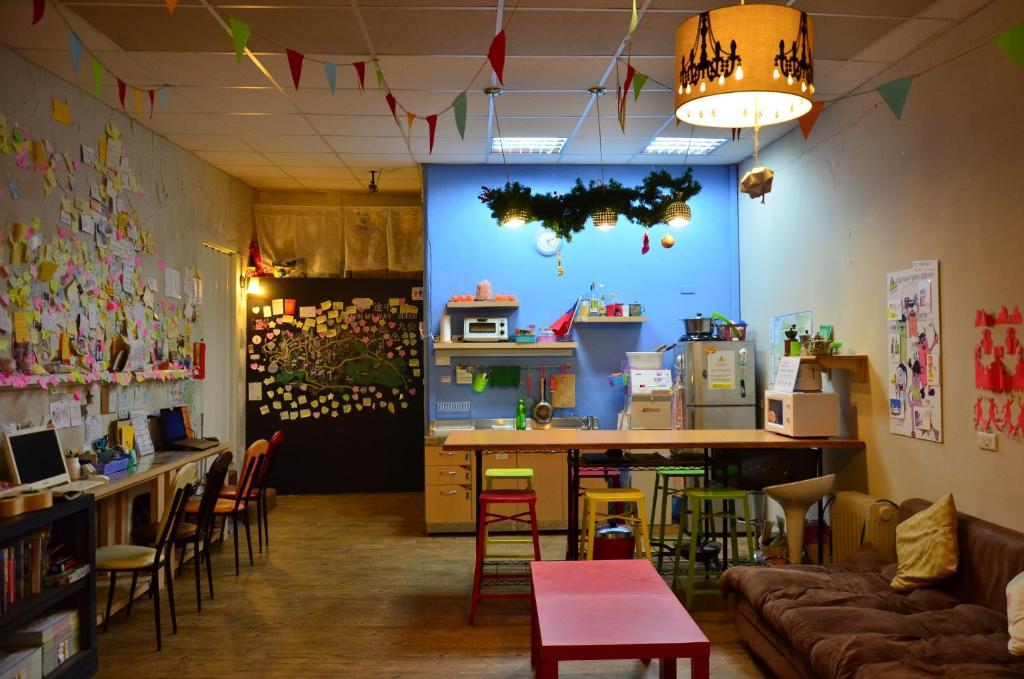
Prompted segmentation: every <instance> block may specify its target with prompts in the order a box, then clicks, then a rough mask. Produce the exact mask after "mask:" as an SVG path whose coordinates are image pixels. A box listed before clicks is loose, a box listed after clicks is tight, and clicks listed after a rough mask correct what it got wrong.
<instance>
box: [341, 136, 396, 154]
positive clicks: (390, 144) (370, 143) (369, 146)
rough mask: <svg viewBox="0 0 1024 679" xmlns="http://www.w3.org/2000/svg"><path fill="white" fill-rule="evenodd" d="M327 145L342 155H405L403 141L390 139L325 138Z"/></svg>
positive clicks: (393, 137)
mask: <svg viewBox="0 0 1024 679" xmlns="http://www.w3.org/2000/svg"><path fill="white" fill-rule="evenodd" d="M327 143H328V144H330V145H331V148H332V149H334V150H335V151H341V152H342V153H405V152H406V146H405V141H404V140H403V139H402V138H401V137H399V136H398V135H397V133H396V135H395V136H392V137H327Z"/></svg>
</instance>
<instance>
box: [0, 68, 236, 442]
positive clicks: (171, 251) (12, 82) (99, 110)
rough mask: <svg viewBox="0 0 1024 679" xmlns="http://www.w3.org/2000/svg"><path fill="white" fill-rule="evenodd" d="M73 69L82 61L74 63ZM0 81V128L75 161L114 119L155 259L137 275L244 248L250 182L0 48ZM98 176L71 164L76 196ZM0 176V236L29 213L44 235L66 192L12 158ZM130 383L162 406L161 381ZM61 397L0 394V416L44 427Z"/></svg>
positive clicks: (199, 331)
mask: <svg viewBox="0 0 1024 679" xmlns="http://www.w3.org/2000/svg"><path fill="white" fill-rule="evenodd" d="M83 68H87V66H86V65H83ZM108 77H109V76H108ZM0 83H3V87H0V114H3V115H5V116H6V117H7V120H8V123H9V124H10V125H13V124H14V123H16V122H17V123H19V124H21V125H23V126H26V127H28V128H29V129H30V131H31V133H32V135H33V136H41V137H43V138H45V139H48V140H49V141H50V142H51V143H52V144H53V147H54V149H55V150H57V151H58V152H60V151H63V150H65V149H67V150H68V152H69V153H70V155H72V156H73V157H76V158H80V146H81V144H83V143H87V144H88V145H89V146H92V147H95V146H96V140H97V139H98V138H100V137H101V136H102V135H103V130H104V126H105V125H106V124H107V123H108V122H110V121H111V120H112V121H114V123H115V124H116V125H117V127H118V128H119V129H120V130H121V134H122V137H123V139H124V145H125V149H126V153H127V154H128V157H129V159H130V162H131V166H132V167H133V168H134V169H135V171H136V172H137V174H138V176H139V180H140V183H141V185H142V188H143V190H144V195H132V196H130V198H129V202H130V203H131V205H132V207H133V208H134V209H135V210H136V211H137V212H138V214H139V218H140V222H141V224H142V226H143V227H144V228H146V229H148V230H149V231H151V232H152V234H153V237H154V242H155V253H156V254H155V256H154V257H147V258H144V264H143V272H144V273H145V274H146V275H149V276H158V275H159V271H157V269H156V268H155V261H156V259H157V258H162V259H164V260H166V262H167V266H169V267H173V268H177V269H181V270H183V269H185V268H186V267H193V266H197V265H198V264H199V260H200V255H199V253H200V249H201V248H202V246H201V245H200V241H201V240H205V241H209V242H212V243H216V244H218V245H221V246H224V247H227V248H230V249H232V250H235V251H237V252H244V251H245V250H244V248H245V246H246V245H247V244H248V242H249V239H250V236H251V234H252V229H253V226H252V204H253V202H254V200H255V191H254V190H253V189H252V188H250V187H249V186H247V185H245V184H243V183H242V182H240V181H238V180H235V179H232V178H230V177H228V176H227V175H226V174H224V173H223V172H221V171H220V170H217V169H215V168H214V167H212V166H211V165H208V164H207V163H205V162H203V161H202V160H200V159H198V158H196V157H195V156H193V155H192V154H190V153H188V152H187V151H184V150H182V149H180V148H179V147H177V146H175V145H173V144H171V143H170V142H168V141H167V140H165V139H164V138H162V137H160V136H158V135H156V134H154V133H152V132H150V131H149V130H147V129H146V128H144V127H142V126H141V125H139V124H137V123H135V122H133V121H132V120H131V119H129V118H128V117H126V116H125V115H123V114H122V113H121V112H120V111H117V110H113V109H111V108H110V107H109V106H107V105H106V104H105V103H103V102H100V101H98V100H96V99H95V98H93V97H92V96H90V95H89V94H86V93H85V92H83V91H82V90H80V89H78V88H77V87H74V86H72V85H69V84H68V83H66V82H64V81H63V80H60V79H58V78H56V77H55V76H53V75H51V74H50V73H48V72H46V71H44V70H42V69H40V68H39V67H37V66H35V65H33V64H30V63H29V62H27V61H25V60H24V59H22V58H21V57H19V56H17V55H15V54H14V53H12V52H10V51H8V50H6V49H3V48H0ZM55 97H56V98H59V99H62V100H65V101H67V102H68V103H69V104H70V106H71V113H72V118H73V124H72V125H70V126H68V125H62V124H59V123H56V122H54V121H53V120H52V119H51V115H50V111H51V100H52V99H53V98H55ZM129 101H130V100H129ZM157 115H159V112H158V113H157ZM8 174H10V175H12V176H14V177H16V178H17V179H18V182H19V184H20V186H21V190H22V197H21V199H20V200H17V201H13V200H11V199H10V195H9V194H8V193H7V180H6V177H7V175H8ZM64 176H65V174H64V172H63V170H58V172H57V177H58V179H60V180H61V181H63V177H64ZM98 176H99V175H98V173H97V172H95V171H94V170H91V169H80V170H79V172H78V175H77V177H78V181H77V187H76V194H77V195H82V196H86V197H88V195H89V182H90V181H95V180H96V179H97V178H98ZM0 177H2V178H3V187H2V188H3V192H4V195H3V198H2V200H0V216H2V222H0V233H4V234H5V235H6V233H7V232H8V228H9V225H10V224H11V223H13V222H15V221H21V222H25V223H28V222H30V220H31V219H32V218H33V217H36V216H38V217H40V219H41V223H42V224H43V234H44V240H45V241H49V239H50V238H51V236H52V235H53V233H54V232H55V230H56V226H55V225H56V224H58V218H59V205H60V198H61V197H62V196H65V195H70V194H67V193H66V192H65V191H63V190H60V189H56V190H54V191H53V193H51V194H50V195H49V196H44V195H43V191H42V180H41V178H40V175H38V174H36V173H34V172H29V171H25V170H22V169H20V168H18V167H17V166H16V165H15V161H14V156H13V155H8V156H5V155H2V154H0ZM240 332H241V328H240V327H239V333H240ZM202 336H203V326H202V314H200V323H199V324H198V326H197V327H196V328H195V332H194V333H193V337H194V339H196V340H198V339H199V338H200V337H202ZM237 339H238V341H237V346H236V350H237V352H238V354H239V357H240V356H241V344H242V339H241V335H240V334H239V336H238V338H237ZM240 363H241V361H240V359H239V364H240ZM139 388H142V389H146V390H148V391H149V392H151V394H150V405H151V407H153V408H157V407H160V406H161V405H163V402H164V401H165V399H166V391H167V387H166V386H165V385H162V384H150V385H145V386H143V387H139ZM237 393H238V394H239V396H238V398H239V401H238V402H239V403H244V401H242V400H241V396H240V394H241V383H239V385H238V386H237ZM67 397H68V396H67V393H63V392H61V393H57V392H54V393H53V394H49V393H47V392H45V391H42V390H39V389H35V390H32V391H3V392H0V421H3V422H15V423H28V424H33V425H40V424H45V423H46V418H47V416H48V404H49V401H50V400H51V399H53V400H57V399H58V398H67ZM243 425H244V422H243V421H242V419H241V414H239V419H238V422H237V423H236V427H238V428H237V429H236V430H237V431H241V430H242V429H241V427H242V426H243ZM81 439H82V433H81V431H80V428H75V429H74V430H67V431H66V432H62V440H64V442H65V445H69V446H75V447H78V446H80V445H81Z"/></svg>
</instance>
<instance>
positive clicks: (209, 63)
mask: <svg viewBox="0 0 1024 679" xmlns="http://www.w3.org/2000/svg"><path fill="white" fill-rule="evenodd" d="M226 50H230V45H229V46H228V47H227V48H226ZM131 58H132V59H134V60H135V61H136V62H137V63H138V64H139V65H140V66H141V67H143V68H145V69H146V70H147V71H149V72H150V73H152V74H153V75H154V76H155V77H157V78H159V79H160V81H161V82H164V83H167V84H168V85H188V86H193V87H203V86H206V87H261V86H265V85H267V84H268V82H269V81H268V80H267V78H266V76H264V75H263V74H262V73H260V72H259V70H258V69H257V68H256V66H254V65H253V64H252V62H250V61H249V60H248V59H243V60H242V61H241V62H238V61H236V60H235V54H234V52H231V51H224V52H210V53H198V52H182V53H176V52H132V53H131ZM286 68H287V67H286ZM83 70H85V69H83ZM286 84H287V83H286Z"/></svg>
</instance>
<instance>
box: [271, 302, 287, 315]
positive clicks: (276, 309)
mask: <svg viewBox="0 0 1024 679" xmlns="http://www.w3.org/2000/svg"><path fill="white" fill-rule="evenodd" d="M270 308H271V309H273V314H274V315H275V316H280V315H282V314H283V313H284V300H283V299H274V300H271V301H270Z"/></svg>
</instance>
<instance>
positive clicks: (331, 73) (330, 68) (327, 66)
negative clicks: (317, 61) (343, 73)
mask: <svg viewBox="0 0 1024 679" xmlns="http://www.w3.org/2000/svg"><path fill="white" fill-rule="evenodd" d="M324 72H325V73H326V74H327V86H328V87H330V88H331V94H334V87H335V85H336V84H337V82H338V67H337V66H335V65H334V64H332V63H331V62H329V61H328V62H325V63H324Z"/></svg>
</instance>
